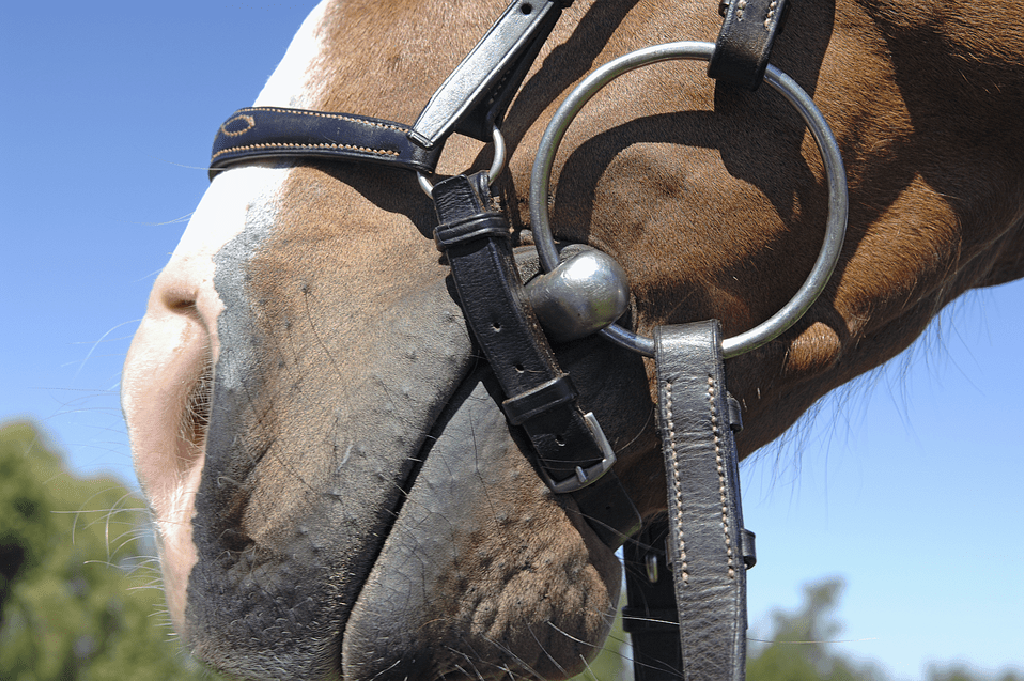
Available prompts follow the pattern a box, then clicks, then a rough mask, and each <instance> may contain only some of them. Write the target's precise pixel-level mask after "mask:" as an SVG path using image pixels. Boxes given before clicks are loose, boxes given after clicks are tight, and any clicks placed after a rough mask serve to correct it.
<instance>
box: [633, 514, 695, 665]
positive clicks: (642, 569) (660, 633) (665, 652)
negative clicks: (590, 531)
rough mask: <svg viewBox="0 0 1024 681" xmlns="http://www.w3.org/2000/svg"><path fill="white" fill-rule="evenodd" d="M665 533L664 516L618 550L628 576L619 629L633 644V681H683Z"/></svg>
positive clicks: (666, 520)
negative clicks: (620, 627)
mask: <svg viewBox="0 0 1024 681" xmlns="http://www.w3.org/2000/svg"><path fill="white" fill-rule="evenodd" d="M668 533H669V529H668V517H667V516H664V515H663V516H659V517H657V518H655V519H654V520H653V521H651V522H649V523H648V524H645V525H644V527H643V529H642V530H640V532H639V534H637V536H636V537H634V538H633V540H632V541H629V542H627V543H626V545H625V546H623V547H622V558H623V567H624V569H625V573H626V605H625V606H623V608H622V627H623V629H625V630H626V631H628V632H629V633H630V635H631V640H632V643H633V678H634V679H635V681H679V680H680V679H682V678H683V654H682V649H681V648H680V647H679V610H678V608H677V607H676V593H675V588H674V586H673V583H672V573H671V570H670V568H669V565H668V557H667V555H666V551H665V542H666V540H667V539H668Z"/></svg>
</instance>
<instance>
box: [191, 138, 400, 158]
mask: <svg viewBox="0 0 1024 681" xmlns="http://www.w3.org/2000/svg"><path fill="white" fill-rule="evenodd" d="M258 149H280V150H292V151H315V150H320V151H326V150H330V149H333V150H336V151H341V150H343V149H347V150H349V151H362V152H366V153H368V154H377V155H378V156H401V154H400V153H399V152H397V151H389V150H387V149H371V148H369V147H357V146H355V145H354V144H337V143H336V142H331V143H329V144H328V143H324V144H293V143H287V142H264V143H261V144H244V145H241V146H237V147H230V148H228V149H222V150H220V151H218V152H217V153H215V154H214V155H213V156H212V157H211V159H210V160H211V161H216V160H217V157H218V156H223V155H224V154H231V153H235V152H239V151H251V150H258Z"/></svg>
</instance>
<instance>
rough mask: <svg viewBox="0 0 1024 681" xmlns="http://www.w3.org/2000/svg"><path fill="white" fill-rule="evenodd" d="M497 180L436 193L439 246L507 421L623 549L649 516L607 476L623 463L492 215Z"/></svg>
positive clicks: (501, 223)
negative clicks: (581, 396) (550, 338)
mask: <svg viewBox="0 0 1024 681" xmlns="http://www.w3.org/2000/svg"><path fill="white" fill-rule="evenodd" d="M487 179H488V177H487V174H486V173H477V174H475V175H471V176H469V177H466V176H465V175H457V176H455V177H452V178H449V179H447V180H444V181H442V182H438V183H437V184H435V185H434V191H433V196H434V205H435V208H436V210H437V217H438V220H439V222H440V224H439V226H438V227H437V231H436V233H435V241H436V242H437V244H438V248H439V249H441V250H442V251H444V252H445V254H446V255H447V256H448V263H449V265H450V266H451V271H452V280H453V281H454V284H455V290H456V293H457V294H458V299H459V304H460V305H461V307H462V311H463V313H464V314H465V316H466V320H467V323H468V324H469V326H470V328H471V329H472V330H473V335H474V336H475V337H476V340H477V343H478V344H479V345H480V349H481V350H482V351H483V354H484V356H485V357H486V358H487V360H488V362H489V363H490V366H491V368H492V370H493V371H494V374H495V376H496V377H497V379H498V382H499V383H500V384H501V388H502V390H503V391H504V393H505V395H507V396H508V399H507V400H505V402H504V403H503V404H502V406H503V407H504V409H505V413H506V415H507V416H508V418H509V420H510V421H511V422H512V423H514V424H516V425H520V426H521V427H522V428H523V429H524V430H525V431H526V434H527V435H528V436H529V438H530V442H531V444H532V445H533V448H534V451H535V452H536V455H537V463H538V467H539V468H540V471H541V474H542V477H543V478H544V479H545V482H547V483H548V486H549V487H550V488H551V489H552V490H553V491H555V492H558V493H563V492H565V493H572V494H573V498H574V499H575V500H576V504H577V506H578V507H579V509H580V512H581V513H582V514H583V516H584V518H585V519H586V520H587V522H588V523H589V524H590V526H591V527H592V528H593V529H594V531H595V532H596V533H597V535H598V536H599V537H600V538H601V540H602V541H604V542H605V543H606V544H608V545H609V546H612V547H613V548H615V547H618V546H619V545H621V544H622V543H623V542H624V541H625V540H626V538H627V537H628V536H629V535H630V534H632V533H633V532H635V531H636V530H637V528H639V526H640V516H639V514H638V513H637V511H636V508H635V507H634V506H633V502H632V501H631V500H630V499H629V496H628V495H627V494H626V491H625V489H623V487H622V484H621V483H620V482H619V480H618V478H617V477H616V475H615V473H614V472H613V471H611V470H607V471H606V472H605V471H604V470H603V468H602V466H603V464H604V463H605V462H608V465H610V463H611V462H614V455H613V454H612V455H611V461H610V462H609V461H608V455H609V454H610V448H609V447H608V444H607V441H605V440H604V434H603V433H601V432H600V426H598V425H597V422H596V420H594V419H593V416H592V415H586V414H584V413H583V412H582V410H581V409H580V407H579V405H578V404H577V402H576V390H575V388H574V387H573V385H572V381H571V380H570V378H569V375H568V374H565V373H563V372H562V371H561V369H560V368H559V367H558V362H557V360H556V359H555V355H554V353H553V352H552V351H551V347H550V346H549V345H548V342H547V339H546V338H545V336H544V333H543V331H542V330H541V327H540V323H539V322H538V321H537V318H536V316H535V315H534V313H533V309H532V308H531V307H530V303H529V300H528V298H527V297H526V292H525V290H524V289H523V283H522V281H521V280H520V278H519V271H518V270H517V269H516V266H515V262H514V260H513V256H512V245H511V239H510V233H509V227H508V222H507V221H506V220H505V218H504V216H503V215H501V214H500V213H498V212H496V211H494V210H493V208H492V207H491V196H490V192H489V190H488V187H487ZM591 472H593V474H592V475H590V473H591ZM581 474H582V477H583V478H585V480H583V481H581V480H580V477H581ZM566 486H567V487H568V488H570V489H563V488H564V487H566Z"/></svg>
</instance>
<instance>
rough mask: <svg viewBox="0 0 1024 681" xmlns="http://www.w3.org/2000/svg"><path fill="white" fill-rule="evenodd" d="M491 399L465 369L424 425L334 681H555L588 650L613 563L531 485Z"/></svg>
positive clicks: (609, 608)
mask: <svg viewBox="0 0 1024 681" xmlns="http://www.w3.org/2000/svg"><path fill="white" fill-rule="evenodd" d="M498 391H499V388H498V387H497V385H496V384H495V382H494V379H493V376H492V375H491V373H490V371H489V370H486V369H483V370H478V371H476V372H474V373H473V374H471V375H470V377H469V378H468V379H467V381H466V382H465V383H464V384H463V385H462V386H461V387H460V389H459V390H458V392H457V393H456V394H455V396H454V397H453V399H452V401H451V403H449V405H448V408H447V409H446V410H445V412H444V413H443V414H442V416H441V419H440V420H439V421H438V423H437V426H436V427H435V436H436V439H434V440H433V441H432V442H431V444H430V445H429V446H428V447H427V448H426V451H425V454H426V456H425V458H424V460H423V464H422V467H421V469H420V470H419V472H418V474H417V476H416V480H415V483H414V484H413V485H412V486H411V488H410V491H409V494H408V496H407V497H406V498H405V501H404V504H403V506H402V509H401V512H400V513H399V515H398V518H397V520H396V521H395V524H394V526H393V527H392V529H391V532H390V534H389V535H388V537H387V540H386V541H385V543H384V547H383V550H382V551H381V554H380V556H379V557H378V559H377V560H376V562H375V564H374V567H373V569H372V571H371V573H370V575H369V577H368V579H367V581H366V583H365V585H364V586H363V588H362V590H361V592H360V595H359V598H358V600H357V602H356V604H355V607H354V608H353V610H352V612H351V615H350V617H349V620H348V623H347V624H346V626H345V632H344V637H343V644H342V645H343V649H342V656H341V660H342V665H343V678H346V679H368V678H399V679H423V680H424V681H429V679H434V678H441V677H445V678H452V677H461V676H467V677H473V678H491V677H497V676H499V675H500V676H507V675H508V674H509V673H510V672H511V673H512V674H513V675H515V676H521V675H522V676H531V677H534V678H548V679H551V678H563V677H567V676H570V675H572V674H574V673H577V672H579V671H581V668H582V666H583V665H584V664H585V661H586V660H587V659H589V658H590V657H592V656H593V654H594V652H595V651H596V650H597V649H599V647H600V645H601V642H602V641H603V639H604V637H605V636H606V634H607V631H608V628H609V626H610V624H611V621H612V619H613V618H614V615H615V610H616V604H617V602H618V590H619V583H620V568H619V563H618V560H617V559H616V558H615V556H614V554H613V553H612V551H611V550H610V549H609V548H608V547H607V546H605V545H604V544H602V543H601V542H600V541H599V540H597V538H596V536H595V535H593V533H592V531H591V530H590V529H589V528H588V527H586V526H585V525H584V526H582V527H580V526H575V525H574V523H573V521H572V520H571V519H570V517H569V515H567V514H566V512H565V511H564V510H563V508H562V507H561V505H560V504H561V503H567V502H565V501H562V500H556V498H555V497H554V495H552V494H551V493H550V492H549V491H548V489H547V488H546V486H545V485H544V484H543V483H542V482H541V480H540V478H539V477H538V476H537V474H536V472H535V471H534V470H533V469H532V467H531V465H530V463H529V461H528V460H527V458H526V457H525V456H524V455H523V454H522V452H521V451H520V449H519V446H518V445H517V443H516V442H514V441H513V439H512V437H511V436H510V434H509V430H508V426H507V423H506V421H505V417H504V415H503V414H502V413H501V411H500V409H499V408H498V400H497V399H496V398H498V397H499V394H498ZM568 503H571V502H568ZM573 515H576V514H573Z"/></svg>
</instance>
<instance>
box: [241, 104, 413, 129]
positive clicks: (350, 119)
mask: <svg viewBox="0 0 1024 681" xmlns="http://www.w3.org/2000/svg"><path fill="white" fill-rule="evenodd" d="M244 111H270V112H273V113H284V114H294V115H300V116H314V117H316V118H330V119H333V120H339V121H348V122H349V123H358V124H359V125H367V126H370V127H373V128H385V129H387V130H398V131H400V132H408V131H409V126H407V125H402V124H400V123H384V122H381V121H365V120H363V119H361V118H353V117H352V116H350V115H348V114H340V113H331V112H329V111H306V110H304V109H284V108H278V107H272V106H257V107H252V108H249V109H241V110H240V112H244Z"/></svg>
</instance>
